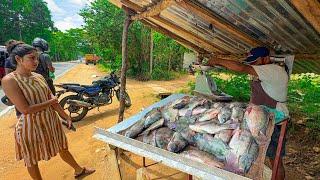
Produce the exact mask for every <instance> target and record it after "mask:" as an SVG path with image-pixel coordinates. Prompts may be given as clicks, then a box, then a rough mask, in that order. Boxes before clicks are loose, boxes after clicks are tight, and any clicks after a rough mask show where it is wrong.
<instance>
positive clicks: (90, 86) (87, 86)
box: [81, 85, 97, 88]
mask: <svg viewBox="0 0 320 180" xmlns="http://www.w3.org/2000/svg"><path fill="white" fill-rule="evenodd" d="M81 87H84V88H92V87H97V86H95V85H81Z"/></svg>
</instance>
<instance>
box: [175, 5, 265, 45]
mask: <svg viewBox="0 0 320 180" xmlns="http://www.w3.org/2000/svg"><path fill="white" fill-rule="evenodd" d="M179 5H180V6H181V7H183V8H185V9H187V10H188V9H189V10H190V11H192V12H193V13H195V14H196V15H198V16H199V17H201V18H203V19H205V20H207V21H209V22H210V23H211V24H212V25H213V26H214V27H217V28H219V29H221V30H225V31H227V32H228V33H230V34H231V35H232V36H234V37H235V38H238V39H240V40H242V41H244V42H246V43H247V44H249V45H250V46H252V47H255V46H257V45H261V44H262V43H261V42H259V41H257V40H255V39H254V38H252V37H250V36H249V35H247V34H245V33H244V32H241V31H239V30H237V29H236V28H235V27H233V26H232V25H230V24H229V23H227V22H224V21H223V20H222V19H221V18H220V17H217V16H216V15H214V14H212V12H210V11H209V10H207V8H206V7H204V6H203V5H200V4H198V3H195V2H194V1H193V0H183V1H181V2H180V3H179Z"/></svg>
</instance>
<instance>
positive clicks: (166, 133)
mask: <svg viewBox="0 0 320 180" xmlns="http://www.w3.org/2000/svg"><path fill="white" fill-rule="evenodd" d="M155 131H156V134H155V141H156V147H159V148H161V149H167V146H168V144H169V142H170V139H171V138H172V135H173V133H174V131H172V130H171V129H169V128H167V127H161V128H159V129H156V130H155Z"/></svg>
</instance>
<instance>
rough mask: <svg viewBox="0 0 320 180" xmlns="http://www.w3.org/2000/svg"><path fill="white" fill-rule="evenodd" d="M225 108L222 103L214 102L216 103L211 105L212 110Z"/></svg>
mask: <svg viewBox="0 0 320 180" xmlns="http://www.w3.org/2000/svg"><path fill="white" fill-rule="evenodd" d="M224 106H225V104H224V103H222V102H216V103H214V104H213V106H212V107H213V108H214V109H221V108H223V107H224Z"/></svg>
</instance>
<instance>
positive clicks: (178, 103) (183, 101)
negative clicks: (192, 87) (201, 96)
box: [171, 96, 191, 109]
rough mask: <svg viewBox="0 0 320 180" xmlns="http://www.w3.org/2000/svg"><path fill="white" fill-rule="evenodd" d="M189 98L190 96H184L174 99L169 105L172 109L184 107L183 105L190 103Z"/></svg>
mask: <svg viewBox="0 0 320 180" xmlns="http://www.w3.org/2000/svg"><path fill="white" fill-rule="evenodd" d="M190 100H191V97H190V96H184V97H182V98H180V99H178V100H176V101H174V102H173V103H172V104H171V107H172V108H173V109H182V108H184V107H185V106H187V105H188V104H189V103H190Z"/></svg>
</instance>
